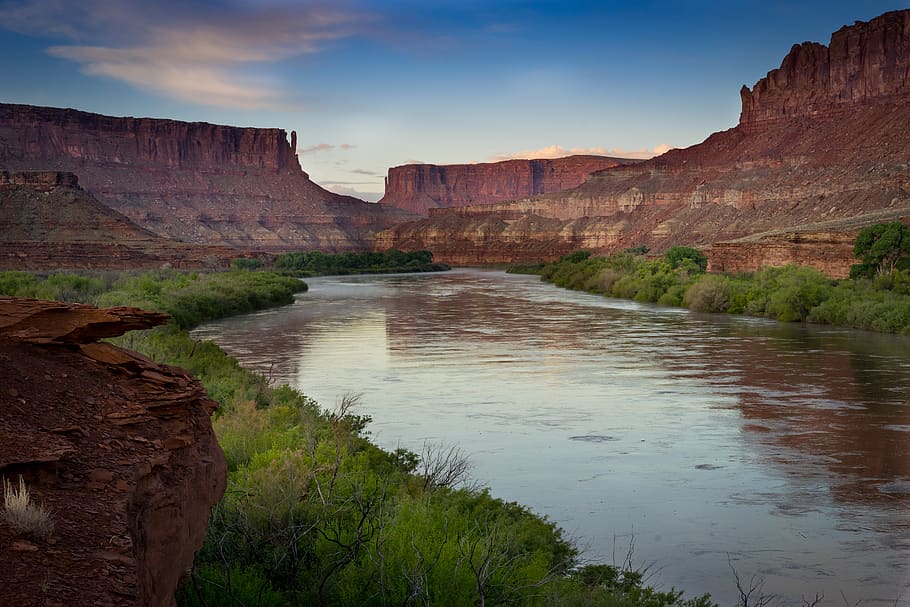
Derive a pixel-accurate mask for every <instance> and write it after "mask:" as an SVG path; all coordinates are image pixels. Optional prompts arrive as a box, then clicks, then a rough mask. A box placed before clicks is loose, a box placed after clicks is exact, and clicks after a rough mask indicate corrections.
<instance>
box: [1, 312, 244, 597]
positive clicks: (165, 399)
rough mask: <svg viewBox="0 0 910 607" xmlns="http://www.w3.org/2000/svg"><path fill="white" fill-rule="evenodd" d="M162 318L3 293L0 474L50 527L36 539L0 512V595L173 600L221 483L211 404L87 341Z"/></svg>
mask: <svg viewBox="0 0 910 607" xmlns="http://www.w3.org/2000/svg"><path fill="white" fill-rule="evenodd" d="M166 320H167V316H166V315H163V314H155V313H147V312H143V311H141V310H138V309H135V308H109V309H106V310H100V309H97V308H94V307H91V306H84V305H78V304H61V303H57V302H44V301H35V300H24V299H13V298H8V297H0V386H2V388H0V476H2V477H4V478H6V479H8V480H10V481H13V482H14V483H18V480H19V476H20V475H21V476H22V478H23V479H24V481H25V483H26V485H27V486H28V487H29V489H30V492H31V499H32V502H34V503H37V504H43V505H44V506H45V507H46V508H47V509H48V510H49V511H50V513H51V519H52V522H53V525H54V530H53V533H52V534H51V536H50V537H49V538H36V537H33V536H30V535H28V534H27V533H17V532H15V531H14V530H13V529H12V528H11V527H10V525H8V524H7V523H6V521H5V520H3V517H2V516H0V580H2V582H3V587H4V591H3V601H4V604H10V605H156V606H157V605H171V604H173V602H174V590H175V588H176V586H177V583H178V581H179V579H180V577H181V576H182V575H183V573H184V572H185V571H186V570H187V569H188V568H189V567H190V566H191V565H192V561H193V555H194V553H195V552H196V550H198V549H199V547H200V546H201V545H202V541H203V538H204V536H205V531H206V525H207V521H208V517H209V513H210V511H211V508H212V507H213V506H214V505H215V504H216V503H217V502H218V500H219V499H220V498H221V496H222V495H223V493H224V489H225V483H226V473H227V472H226V465H225V460H224V454H223V453H222V451H221V448H220V447H219V446H218V443H217V441H216V439H215V435H214V433H213V431H212V426H211V422H210V416H211V414H212V412H213V411H214V410H215V407H216V403H215V402H214V401H212V400H211V399H209V398H208V397H207V395H206V392H205V390H204V389H203V387H202V385H201V384H200V383H199V382H198V380H196V379H195V378H193V377H192V376H190V375H189V374H187V373H186V372H185V371H182V370H181V369H177V368H175V367H168V366H163V365H158V364H156V363H154V362H153V361H151V360H149V359H147V358H145V357H143V356H140V355H139V354H136V353H134V352H130V351H128V350H124V349H122V348H118V347H115V346H112V345H110V344H106V343H100V342H98V341H97V340H98V339H100V338H103V337H109V336H114V335H119V334H122V333H124V332H125V331H128V330H131V329H145V328H151V327H153V326H155V325H159V324H162V323H164V322H166Z"/></svg>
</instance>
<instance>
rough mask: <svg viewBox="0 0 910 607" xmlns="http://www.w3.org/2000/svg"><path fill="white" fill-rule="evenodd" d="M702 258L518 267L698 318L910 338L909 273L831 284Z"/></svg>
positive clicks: (624, 256)
mask: <svg viewBox="0 0 910 607" xmlns="http://www.w3.org/2000/svg"><path fill="white" fill-rule="evenodd" d="M706 262H707V260H706V259H704V255H702V254H701V253H699V252H698V251H696V250H694V249H691V248H689V247H673V248H671V249H670V250H669V251H668V253H667V255H665V256H664V257H662V258H658V259H647V258H645V257H644V256H641V255H635V254H633V253H629V252H625V253H617V254H614V255H611V256H609V257H593V256H590V255H589V254H587V253H586V252H577V253H573V254H572V255H568V256H566V257H563V258H562V259H560V260H558V261H554V262H552V263H547V264H537V265H533V266H515V267H512V268H510V270H509V271H511V272H517V273H529V274H537V275H539V276H540V277H541V279H543V280H545V281H547V282H551V283H553V284H555V285H557V286H560V287H565V288H568V289H575V290H579V291H587V292H589V293H598V294H601V295H606V296H609V297H618V298H622V299H633V300H635V301H640V302H651V303H658V304H662V305H668V306H683V307H686V308H689V309H691V310H694V311H697V312H721V313H728V314H745V315H749V316H760V317H764V318H772V319H776V320H779V321H783V322H793V321H807V322H814V323H822V324H830V325H838V326H843V327H851V328H856V329H868V330H872V331H880V332H883V333H899V334H904V335H907V334H910V272H907V271H904V270H900V269H894V270H893V271H891V272H888V273H886V274H878V275H875V276H874V277H871V278H866V277H858V278H854V279H845V280H832V279H831V278H829V277H827V276H825V275H824V274H822V273H821V272H818V271H817V270H814V269H812V268H807V267H800V266H792V265H791V266H784V267H779V268H764V269H762V270H760V271H758V272H755V273H753V274H742V275H735V276H734V275H719V274H706V273H705V266H706Z"/></svg>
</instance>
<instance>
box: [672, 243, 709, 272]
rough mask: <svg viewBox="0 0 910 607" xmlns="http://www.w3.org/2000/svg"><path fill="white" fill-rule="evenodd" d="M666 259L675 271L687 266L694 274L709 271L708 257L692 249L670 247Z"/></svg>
mask: <svg viewBox="0 0 910 607" xmlns="http://www.w3.org/2000/svg"><path fill="white" fill-rule="evenodd" d="M664 257H665V258H666V260H667V261H668V262H669V263H670V266H671V267H673V268H674V269H676V268H679V267H680V266H685V267H686V268H687V269H689V270H691V271H692V272H693V273H701V272H704V271H705V270H707V269H708V257H707V256H706V255H705V254H704V253H702V252H701V251H699V250H698V249H695V248H692V247H683V246H673V247H670V248H669V249H667V252H666V253H665V254H664Z"/></svg>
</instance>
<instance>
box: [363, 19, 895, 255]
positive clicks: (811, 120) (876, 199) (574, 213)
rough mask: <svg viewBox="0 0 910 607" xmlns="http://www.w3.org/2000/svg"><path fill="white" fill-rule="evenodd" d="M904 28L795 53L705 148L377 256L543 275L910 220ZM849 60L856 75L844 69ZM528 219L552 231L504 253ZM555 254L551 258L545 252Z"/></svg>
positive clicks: (427, 232)
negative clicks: (418, 255) (888, 215)
mask: <svg viewBox="0 0 910 607" xmlns="http://www.w3.org/2000/svg"><path fill="white" fill-rule="evenodd" d="M908 23H910V11H900V12H896V13H888V14H886V15H882V16H881V17H878V18H876V19H873V20H872V21H870V22H868V23H857V24H855V25H853V26H850V27H847V28H844V29H842V30H840V31H839V32H837V33H836V34H835V36H834V38H833V41H832V49H835V48H836V49H843V48H846V49H847V50H846V51H844V50H837V52H835V51H834V50H831V51H830V52H828V53H822V52H821V51H820V50H819V47H820V48H827V47H821V45H815V46H813V45H809V46H806V45H802V47H800V48H803V49H804V51H794V52H795V53H796V55H797V56H799V57H801V59H799V60H798V61H796V60H794V59H790V60H785V61H784V66H782V68H781V70H783V73H785V74H789V75H788V76H787V77H783V76H780V75H779V74H780V73H781V71H780V70H778V71H775V72H771V74H770V75H769V76H768V78H766V79H763V80H762V81H759V83H758V84H756V86H755V87H754V89H753V90H754V91H758V93H757V96H755V95H752V94H750V95H744V96H743V115H742V123H741V124H739V125H738V126H736V127H734V128H732V129H729V130H727V131H723V132H719V133H715V134H713V135H711V136H710V137H708V139H706V140H705V141H704V142H703V143H700V144H698V145H695V146H692V147H690V148H686V149H681V150H671V151H670V152H667V153H666V154H664V155H662V156H660V157H657V158H654V159H651V160H648V161H645V162H642V163H640V164H636V165H633V166H618V167H614V168H611V169H606V170H603V171H599V172H597V173H595V174H593V175H592V176H591V177H589V178H588V180H587V181H586V182H585V183H584V184H582V185H580V186H578V187H577V188H574V189H571V190H567V191H565V192H560V193H555V194H547V195H543V196H537V197H533V198H530V199H525V200H519V201H512V202H500V203H494V204H490V205H483V206H481V205H471V206H464V207H460V208H458V209H452V210H434V211H431V213H430V218H429V219H427V220H423V221H419V222H409V223H405V224H403V225H400V226H396V227H395V228H393V229H390V230H387V231H384V232H383V233H381V234H379V235H378V236H377V246H378V247H391V246H402V247H415V248H421V247H425V246H429V245H430V243H434V244H435V246H431V247H430V248H431V249H432V250H433V251H434V253H435V254H436V258H437V259H439V260H440V261H447V262H450V263H462V262H465V261H467V259H468V258H470V259H474V260H479V261H483V262H488V263H494V262H502V261H509V260H514V261H536V260H537V259H552V258H554V257H557V256H559V255H561V254H563V253H564V252H565V251H567V250H572V249H575V248H589V249H591V250H594V251H597V252H608V251H611V250H616V249H622V248H626V247H632V246H637V245H647V246H649V247H651V248H652V249H653V250H655V251H660V250H662V249H664V248H666V247H667V246H670V245H672V244H689V245H708V244H711V243H714V242H718V241H724V240H731V239H737V238H742V237H745V236H748V235H750V234H756V233H760V232H766V231H770V230H776V229H783V228H793V227H795V226H799V225H803V224H807V223H813V222H818V221H824V220H834V219H843V218H850V217H856V216H859V215H863V214H868V213H872V212H876V211H882V210H889V211H894V212H895V213H896V214H897V215H898V216H901V213H902V211H901V210H902V209H903V213H904V214H905V215H908V216H910V173H908V166H910V130H908V129H907V128H906V125H907V124H910V104H908V103H907V95H908V93H910V91H908V82H907V77H906V75H907V67H906V66H907V65H908V64H910V26H908V25H907V24H908ZM844 45H846V46H844ZM806 48H809V49H815V50H814V51H805V49H806ZM793 54H794V53H793V52H791V56H792V55H793ZM857 57H858V58H859V59H857ZM851 58H852V59H851ZM848 59H849V63H850V65H854V66H862V70H860V71H858V72H856V71H850V69H853V68H850V69H848V68H846V67H842V66H843V64H844V62H845V61H847V60H848ZM825 61H826V62H827V63H824V62H825ZM823 65H826V66H827V67H823ZM900 66H904V67H903V68H901V67H900ZM856 69H859V68H858V67H857V68H856ZM820 73H828V74H829V77H827V78H826V79H822V78H820V77H819V76H818V74H820ZM794 74H800V75H801V76H800V77H799V78H797V77H796V76H795V75H794ZM811 74H815V76H811ZM831 74H837V76H836V77H834V76H831ZM843 74H854V77H851V78H848V79H847V80H843V78H845V76H843ZM860 80H862V81H863V82H865V83H866V84H859V81H860ZM772 81H773V82H774V83H775V84H774V85H773V86H772V85H771V84H770V82H772ZM860 89H862V90H863V91H865V93H864V94H863V95H859V93H858V92H857V91H859V90H860ZM770 91H774V92H773V93H772V92H770ZM813 99H829V100H836V108H834V109H831V106H825V108H826V109H825V111H819V108H820V106H819V105H817V104H816V105H815V106H811V103H810V101H811V100H813ZM832 103H834V101H832ZM806 104H809V105H806ZM810 106H811V107H810ZM800 108H802V109H800ZM813 108H814V109H813ZM770 117H774V119H771V118H770ZM444 215H445V217H443V216H444ZM527 218H537V220H536V221H538V224H537V225H540V226H544V225H546V227H544V228H540V230H537V228H534V229H532V230H530V231H529V232H527V233H526V234H525V235H522V236H520V237H518V236H516V237H515V239H514V240H513V239H510V238H509V236H508V232H509V231H510V230H513V229H515V228H513V227H512V226H515V225H522V224H516V222H520V221H523V220H524V219H527ZM481 219H483V220H484V223H483V226H484V228H483V229H482V231H481V232H477V229H478V228H477V226H478V225H479V224H478V222H480V221H481ZM541 220H556V221H557V222H556V223H548V224H543V223H540V221H541ZM496 222H498V223H496ZM525 223H527V222H526V221H525ZM521 229H522V230H524V229H525V228H524V227H522V228H521ZM547 242H550V243H553V247H552V249H549V250H545V251H544V249H546V246H547V245H546V244H545V243H547ZM447 243H460V245H458V246H455V245H452V246H450V245H448V244H447ZM462 244H463V245H464V246H467V247H469V248H470V250H469V251H466V250H462V249H460V248H459V247H460V246H461V245H462ZM755 250H757V249H754V248H753V251H755ZM825 254H826V253H824V252H823V249H819V255H820V256H821V255H825ZM807 255H808V256H807V257H804V258H806V259H808V258H809V257H811V255H809V254H807ZM820 262H821V263H823V262H824V260H820ZM474 263H478V261H475V262H474Z"/></svg>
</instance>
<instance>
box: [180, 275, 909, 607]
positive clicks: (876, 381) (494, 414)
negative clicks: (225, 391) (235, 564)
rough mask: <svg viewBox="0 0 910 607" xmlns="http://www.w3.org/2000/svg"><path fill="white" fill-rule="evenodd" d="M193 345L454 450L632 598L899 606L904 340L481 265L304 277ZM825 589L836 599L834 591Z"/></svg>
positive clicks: (379, 435) (390, 443) (418, 442)
mask: <svg viewBox="0 0 910 607" xmlns="http://www.w3.org/2000/svg"><path fill="white" fill-rule="evenodd" d="M307 282H308V284H309V286H310V290H309V291H308V292H307V293H304V294H301V295H300V296H298V298H297V301H296V303H295V304H293V305H291V306H286V307H282V308H277V309H272V310H267V311H264V312H259V313H255V314H250V315H247V316H242V317H235V318H230V319H225V320H221V321H218V322H214V323H211V324H208V325H205V326H203V327H200V328H198V329H197V330H195V331H194V332H193V334H194V337H196V338H203V339H212V340H214V341H215V342H217V343H218V344H219V345H221V346H222V347H223V348H224V349H225V350H226V351H227V352H228V353H230V354H231V355H233V356H236V357H237V358H238V359H239V360H240V361H241V363H242V364H244V365H245V366H247V367H249V368H252V369H254V370H257V371H259V372H262V373H263V374H266V375H268V376H270V377H271V378H273V379H274V380H275V381H277V382H278V383H288V384H291V385H292V386H295V387H297V388H300V389H301V390H303V391H304V392H306V393H307V394H308V395H310V396H312V397H313V398H315V399H317V400H318V401H319V402H320V403H322V404H323V406H326V407H331V406H332V405H333V404H334V403H335V402H337V401H338V400H339V399H340V398H341V396H342V395H343V394H345V393H349V392H354V393H361V394H362V395H363V405H362V409H361V410H360V413H362V414H367V415H370V416H372V418H373V420H374V421H373V423H372V424H371V425H370V427H369V429H370V431H371V432H372V435H373V437H374V438H375V440H376V441H377V442H378V443H379V444H380V445H381V446H383V447H386V448H390V449H393V448H395V447H398V446H401V447H405V448H408V449H411V450H414V451H419V450H420V448H421V446H422V445H423V443H424V442H425V441H431V442H439V443H446V444H457V445H458V446H460V447H461V448H462V449H463V450H464V451H465V452H467V453H468V454H469V455H470V458H471V461H472V462H473V465H474V467H473V471H474V477H475V478H476V479H478V480H479V481H481V482H483V483H486V484H488V485H489V486H490V488H491V491H492V493H493V494H494V495H495V496H498V497H503V498H505V499H508V500H515V501H518V502H521V503H522V504H525V505H528V506H530V507H531V508H532V509H534V510H535V511H537V512H540V513H542V514H546V515H547V516H549V517H550V518H551V519H553V520H555V521H557V522H558V523H559V524H560V525H561V526H562V527H563V528H564V529H566V531H567V532H568V533H569V535H570V536H572V537H574V538H575V539H576V541H577V543H578V545H579V546H580V547H582V548H583V549H584V550H585V556H586V557H587V558H588V559H591V560H595V561H604V560H605V561H607V562H611V561H614V560H615V561H616V562H617V563H619V562H621V561H622V560H623V558H624V557H625V555H626V552H627V551H628V548H629V545H630V543H631V542H633V540H634V554H633V561H634V562H635V563H636V564H638V565H646V566H649V568H650V569H649V575H650V578H649V581H650V582H651V583H652V584H654V585H656V586H658V587H660V588H664V589H669V587H670V586H675V587H676V588H679V589H684V590H686V592H687V593H689V594H695V593H702V592H710V593H711V594H712V596H713V597H714V599H715V600H717V601H718V602H720V603H721V604H731V603H733V602H734V601H735V600H736V599H737V598H738V593H737V592H736V587H735V581H734V578H733V574H732V572H731V569H730V565H731V564H732V565H733V567H735V569H736V570H737V572H738V573H739V575H740V577H741V578H742V579H743V580H744V581H748V580H749V579H750V578H752V576H753V575H754V576H756V579H758V578H763V579H764V590H765V591H766V592H768V593H774V594H776V595H778V596H779V597H780V598H781V601H782V602H783V604H800V603H801V598H802V597H806V598H810V599H811V598H813V597H814V596H815V593H816V592H822V593H824V595H825V597H826V598H825V601H824V602H823V604H826V605H843V604H844V603H843V601H844V597H845V598H846V599H847V600H848V601H849V603H850V604H851V605H853V604H854V603H856V602H857V601H859V600H862V601H863V603H862V604H863V605H864V606H874V605H894V604H895V601H896V600H897V604H898V605H910V338H908V337H897V336H890V335H878V334H872V333H866V332H861V331H851V330H846V329H836V328H831V327H819V326H806V325H799V324H789V325H788V324H781V323H776V322H771V321H765V320H759V319H752V318H744V317H727V316H714V315H697V314H692V313H689V312H687V311H686V310H682V309H675V308H660V307H656V306H648V305H641V304H637V303H634V302H629V301H624V300H615V299H609V298H604V297H600V296H595V295H588V294H585V293H578V292H572V291H566V290H563V289H559V288H557V287H554V286H552V285H548V284H544V283H541V282H539V281H538V279H537V278H536V277H533V276H517V275H508V274H505V273H502V272H492V271H482V270H456V271H452V272H447V273H442V274H418V275H387V276H351V277H321V278H314V279H308V280H307ZM841 593H843V596H842V594H841Z"/></svg>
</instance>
